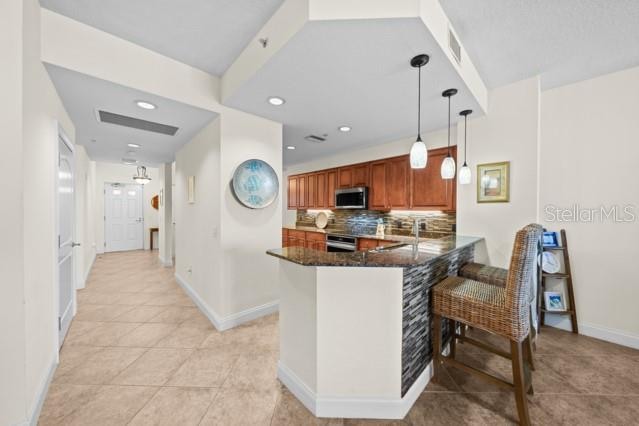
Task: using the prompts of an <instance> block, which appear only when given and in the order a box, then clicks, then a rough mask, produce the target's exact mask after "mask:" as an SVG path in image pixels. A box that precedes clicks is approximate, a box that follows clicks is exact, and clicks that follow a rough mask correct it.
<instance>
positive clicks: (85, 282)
mask: <svg viewBox="0 0 639 426" xmlns="http://www.w3.org/2000/svg"><path fill="white" fill-rule="evenodd" d="M96 257H97V253H95V252H94V253H93V257H92V258H91V264H90V265H89V267H88V268H87V270H86V271H85V272H84V277H83V280H82V285H81V286H79V287H77V288H76V289H77V290H80V289H83V288H84V287H86V285H87V280H88V279H89V275H91V269H93V264H94V263H95V258H96Z"/></svg>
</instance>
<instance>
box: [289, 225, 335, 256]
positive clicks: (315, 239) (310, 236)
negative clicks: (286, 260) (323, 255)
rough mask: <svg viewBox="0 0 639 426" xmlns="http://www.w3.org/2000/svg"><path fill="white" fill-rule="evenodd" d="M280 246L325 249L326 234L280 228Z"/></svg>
mask: <svg viewBox="0 0 639 426" xmlns="http://www.w3.org/2000/svg"><path fill="white" fill-rule="evenodd" d="M282 247H306V248H310V249H313V250H319V251H326V234H324V233H323V232H313V231H298V230H296V229H287V228H282Z"/></svg>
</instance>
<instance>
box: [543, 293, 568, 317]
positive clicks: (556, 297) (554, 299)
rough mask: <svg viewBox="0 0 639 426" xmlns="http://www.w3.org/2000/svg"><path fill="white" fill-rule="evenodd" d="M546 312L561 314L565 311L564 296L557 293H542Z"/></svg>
mask: <svg viewBox="0 0 639 426" xmlns="http://www.w3.org/2000/svg"><path fill="white" fill-rule="evenodd" d="M544 304H545V306H546V312H561V311H565V310H566V300H565V299H564V294H563V293H561V292H559V291H544Z"/></svg>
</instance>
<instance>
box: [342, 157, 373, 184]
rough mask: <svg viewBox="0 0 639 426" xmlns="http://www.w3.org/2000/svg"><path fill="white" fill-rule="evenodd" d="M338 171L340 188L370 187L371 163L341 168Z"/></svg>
mask: <svg viewBox="0 0 639 426" xmlns="http://www.w3.org/2000/svg"><path fill="white" fill-rule="evenodd" d="M337 170H338V187H339V188H354V187H357V186H368V174H369V170H370V163H362V164H355V165H352V166H346V167H340V168H339V169H337Z"/></svg>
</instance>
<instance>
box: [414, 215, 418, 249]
mask: <svg viewBox="0 0 639 426" xmlns="http://www.w3.org/2000/svg"><path fill="white" fill-rule="evenodd" d="M413 234H415V245H418V244H419V218H415V220H414V221H413Z"/></svg>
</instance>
